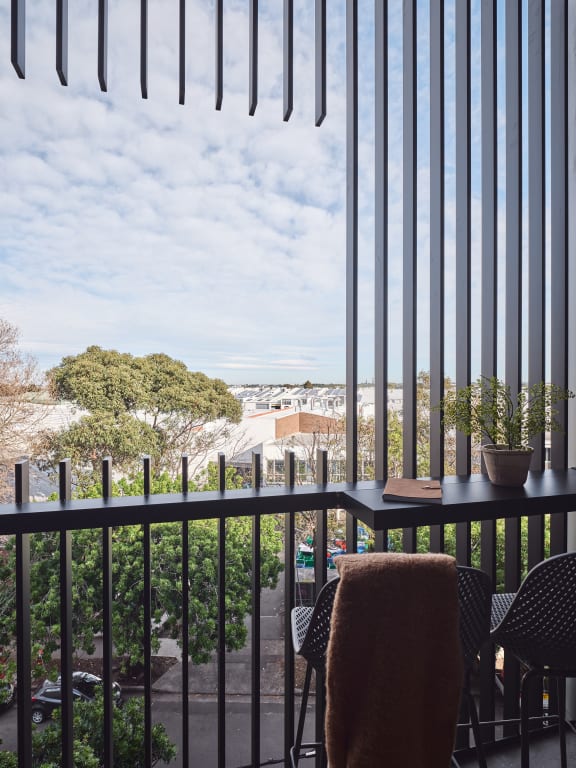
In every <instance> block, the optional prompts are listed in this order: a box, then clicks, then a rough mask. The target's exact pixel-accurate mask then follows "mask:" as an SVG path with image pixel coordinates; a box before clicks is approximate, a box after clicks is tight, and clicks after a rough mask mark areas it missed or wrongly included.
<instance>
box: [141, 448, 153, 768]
mask: <svg viewBox="0 0 576 768" xmlns="http://www.w3.org/2000/svg"><path fill="white" fill-rule="evenodd" d="M142 468H143V471H144V495H145V496H149V495H150V493H151V490H152V489H151V470H152V465H151V461H150V457H149V456H144V457H143V459H142ZM142 551H143V559H144V564H143V567H144V573H143V593H142V603H143V608H144V627H143V633H142V634H143V644H144V766H145V768H150V767H151V765H152V578H151V572H152V563H151V559H152V548H151V542H150V523H143V524H142Z"/></svg>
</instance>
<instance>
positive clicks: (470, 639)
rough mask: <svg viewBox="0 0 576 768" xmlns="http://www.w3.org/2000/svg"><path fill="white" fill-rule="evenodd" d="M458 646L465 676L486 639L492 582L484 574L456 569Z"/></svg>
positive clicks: (465, 567)
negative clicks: (460, 648)
mask: <svg viewBox="0 0 576 768" xmlns="http://www.w3.org/2000/svg"><path fill="white" fill-rule="evenodd" d="M457 571H458V607H459V614H460V616H459V623H460V644H461V647H462V660H463V662H464V670H465V672H466V673H468V672H469V671H470V669H471V668H472V665H473V664H474V662H475V661H476V659H477V657H478V652H479V650H480V648H481V647H482V646H483V645H484V643H485V642H486V641H487V640H488V639H489V637H490V612H491V609H492V591H493V590H492V582H491V580H490V577H489V576H488V574H487V573H485V572H484V571H480V570H478V569H477V568H468V567H467V566H464V565H459V566H458V567H457Z"/></svg>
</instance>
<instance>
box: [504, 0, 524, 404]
mask: <svg viewBox="0 0 576 768" xmlns="http://www.w3.org/2000/svg"><path fill="white" fill-rule="evenodd" d="M521 34H522V9H521V2H520V0H510V2H507V3H506V350H505V351H506V375H505V379H506V382H507V383H508V384H509V385H510V387H511V389H512V392H513V394H515V393H516V392H518V391H519V390H520V384H521V381H522V355H521V350H522V323H521V303H522V290H521V288H522V103H521V99H522V38H521Z"/></svg>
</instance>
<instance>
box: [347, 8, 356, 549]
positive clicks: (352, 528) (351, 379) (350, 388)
mask: <svg viewBox="0 0 576 768" xmlns="http://www.w3.org/2000/svg"><path fill="white" fill-rule="evenodd" d="M357 391H358V2H357V0H349V2H347V3H346V480H347V481H348V482H356V480H357V479H358V410H357V405H356V397H357ZM357 541H358V530H357V526H356V521H355V520H354V518H353V516H352V515H351V514H350V513H347V514H346V546H347V549H348V552H355V551H356V547H357Z"/></svg>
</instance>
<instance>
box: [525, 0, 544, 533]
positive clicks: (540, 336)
mask: <svg viewBox="0 0 576 768" xmlns="http://www.w3.org/2000/svg"><path fill="white" fill-rule="evenodd" d="M544 105H545V101H544V2H543V0H531V2H530V3H529V4H528V254H529V257H528V271H529V275H528V307H527V309H528V312H527V315H528V384H529V385H532V384H536V383H537V382H540V381H543V380H544V378H545V373H544V338H545V324H546V315H545V283H546V273H545V234H546V220H545V214H546V208H545V206H546V195H545V168H544V163H545V160H544V158H545V151H546V150H545V146H544V133H545V128H544V121H545V117H544ZM532 446H533V448H534V454H533V456H532V464H531V467H532V469H543V468H544V435H543V434H542V435H540V436H538V437H536V438H533V440H532ZM537 522H538V521H536V523H537ZM530 527H531V528H534V525H533V524H532V523H530ZM539 527H540V526H537V528H539Z"/></svg>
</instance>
